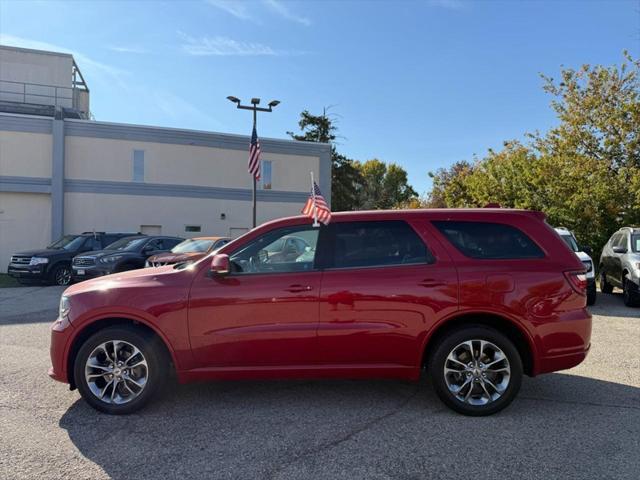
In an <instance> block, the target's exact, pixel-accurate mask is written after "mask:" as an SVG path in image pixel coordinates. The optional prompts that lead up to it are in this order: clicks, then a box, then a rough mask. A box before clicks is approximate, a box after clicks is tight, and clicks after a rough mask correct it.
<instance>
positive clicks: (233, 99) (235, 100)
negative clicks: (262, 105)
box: [227, 95, 240, 104]
mask: <svg viewBox="0 0 640 480" xmlns="http://www.w3.org/2000/svg"><path fill="white" fill-rule="evenodd" d="M227 100H229V101H230V102H233V103H237V104H240V99H239V98H237V97H234V96H233V95H229V96H228V97H227Z"/></svg>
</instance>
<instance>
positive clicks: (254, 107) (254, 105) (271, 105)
mask: <svg viewBox="0 0 640 480" xmlns="http://www.w3.org/2000/svg"><path fill="white" fill-rule="evenodd" d="M227 100H229V101H230V102H233V103H235V104H236V108H239V109H240V110H251V111H253V128H255V129H256V131H257V127H256V126H257V123H258V112H272V111H273V109H274V108H275V107H276V106H277V105H278V104H279V103H280V102H279V101H278V100H271V101H270V102H269V104H268V105H269V108H264V107H258V105H259V104H260V99H259V98H255V97H254V98H252V99H251V106H249V105H242V103H241V102H240V99H239V98H236V97H233V96H228V97H227ZM256 188H257V182H256V177H255V175H253V194H252V197H251V198H252V203H253V228H256V203H257V202H256Z"/></svg>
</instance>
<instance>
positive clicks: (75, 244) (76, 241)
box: [47, 235, 85, 250]
mask: <svg viewBox="0 0 640 480" xmlns="http://www.w3.org/2000/svg"><path fill="white" fill-rule="evenodd" d="M84 240H85V237H83V236H81V235H65V236H64V237H62V238H61V239H60V240H58V241H57V242H54V243H52V244H51V245H49V246H48V247H47V248H52V249H54V250H62V249H64V250H78V249H79V248H80V247H82V244H83V243H84Z"/></svg>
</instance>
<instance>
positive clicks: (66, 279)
mask: <svg viewBox="0 0 640 480" xmlns="http://www.w3.org/2000/svg"><path fill="white" fill-rule="evenodd" d="M55 280H56V285H69V284H70V283H71V270H70V269H68V268H67V267H61V268H58V270H56V277H55Z"/></svg>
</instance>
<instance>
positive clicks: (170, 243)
mask: <svg viewBox="0 0 640 480" xmlns="http://www.w3.org/2000/svg"><path fill="white" fill-rule="evenodd" d="M180 243H182V239H180V238H165V239H163V240H162V250H171V249H172V248H173V247H175V246H176V245H178V244H180Z"/></svg>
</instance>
